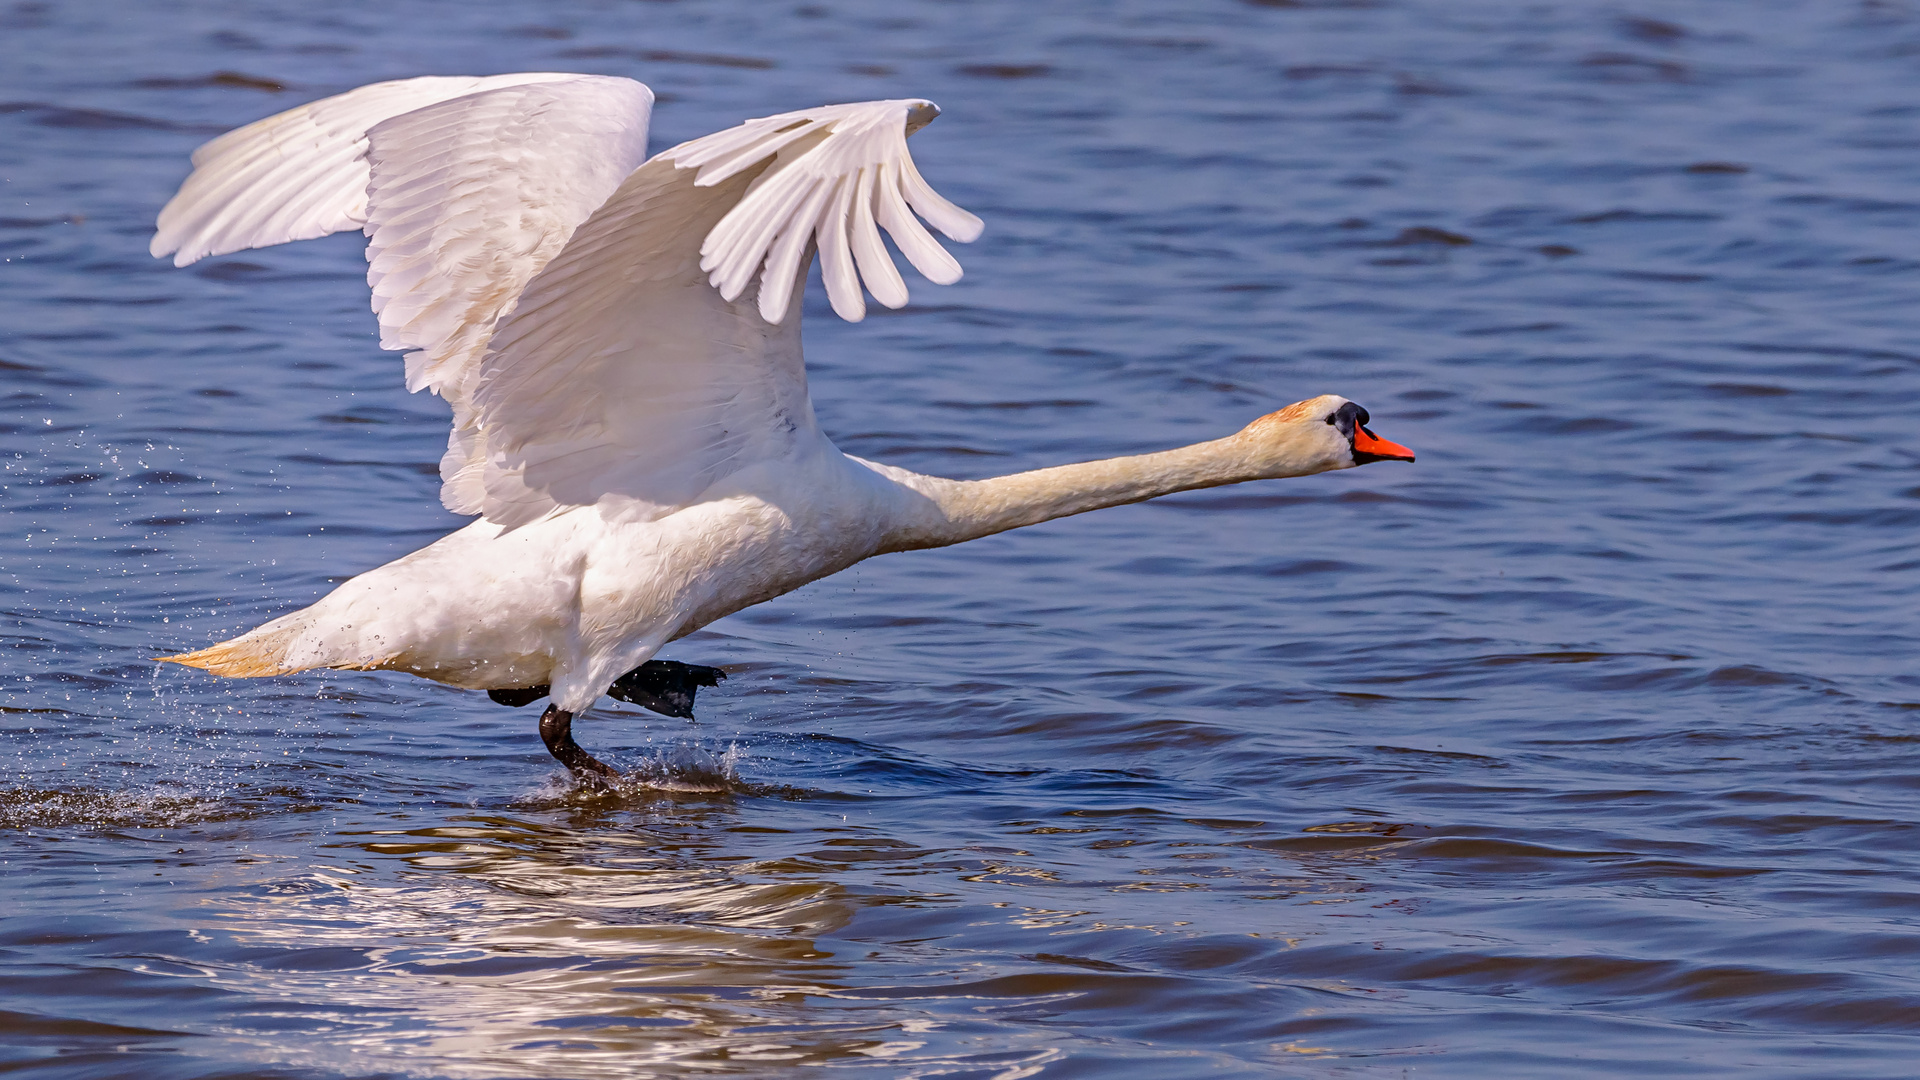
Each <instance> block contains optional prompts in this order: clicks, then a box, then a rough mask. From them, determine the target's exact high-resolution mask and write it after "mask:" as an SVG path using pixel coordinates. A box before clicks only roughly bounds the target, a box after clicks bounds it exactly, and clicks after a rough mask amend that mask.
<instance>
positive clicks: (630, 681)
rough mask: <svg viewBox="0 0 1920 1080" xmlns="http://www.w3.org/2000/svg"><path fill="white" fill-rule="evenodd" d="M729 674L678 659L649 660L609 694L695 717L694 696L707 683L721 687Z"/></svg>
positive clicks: (661, 711) (645, 706)
mask: <svg viewBox="0 0 1920 1080" xmlns="http://www.w3.org/2000/svg"><path fill="white" fill-rule="evenodd" d="M726 677H727V673H726V672H724V671H721V670H720V669H719V668H716V667H702V666H701V665H699V664H683V663H681V662H680V661H678V660H649V661H647V662H646V663H644V664H641V665H640V666H639V667H637V668H634V669H633V670H632V671H629V672H627V673H626V674H625V675H622V676H620V677H619V678H618V679H615V680H614V681H613V685H612V686H609V687H607V696H608V697H611V698H618V699H619V700H621V701H627V702H632V703H633V704H635V705H638V706H640V707H641V708H643V709H652V710H653V711H654V712H657V713H659V714H661V715H662V716H678V717H681V718H683V719H686V720H691V719H693V695H694V694H695V693H696V692H698V691H699V689H700V688H701V687H703V686H718V685H720V680H722V679H724V678H726Z"/></svg>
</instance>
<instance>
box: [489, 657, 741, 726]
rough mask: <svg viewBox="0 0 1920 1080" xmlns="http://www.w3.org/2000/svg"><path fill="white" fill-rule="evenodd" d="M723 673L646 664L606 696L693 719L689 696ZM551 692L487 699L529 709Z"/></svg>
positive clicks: (672, 663) (670, 663) (538, 689)
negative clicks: (528, 706)
mask: <svg viewBox="0 0 1920 1080" xmlns="http://www.w3.org/2000/svg"><path fill="white" fill-rule="evenodd" d="M726 677H727V673H726V672H724V671H721V670H720V669H719V668H717V667H704V666H702V665H700V664H683V663H681V662H680V661H678V660H649V661H647V662H646V663H644V664H641V665H640V666H639V667H637V668H634V669H633V670H632V671H629V672H627V673H626V674H625V675H622V676H620V677H619V678H618V679H615V680H614V682H613V685H612V686H610V687H608V688H607V696H608V697H611V698H617V699H619V700H621V701H627V702H631V703H633V704H635V705H638V706H640V707H641V708H643V709H652V710H653V711H654V712H657V713H659V714H661V715H662V716H677V717H680V718H681V719H683V720H691V719H693V695H694V694H695V693H696V692H697V691H698V690H699V689H700V688H701V687H703V686H718V685H720V680H722V679H724V678H726ZM551 692H552V688H551V687H548V686H528V687H523V688H521V689H516V690H489V691H487V696H488V697H490V698H492V699H493V700H495V701H497V702H499V703H500V704H502V705H506V706H509V707H512V708H516V709H517V708H519V707H520V706H522V705H530V704H532V703H533V702H536V701H538V700H540V699H541V698H543V697H546V696H547V695H548V694H549V693H551Z"/></svg>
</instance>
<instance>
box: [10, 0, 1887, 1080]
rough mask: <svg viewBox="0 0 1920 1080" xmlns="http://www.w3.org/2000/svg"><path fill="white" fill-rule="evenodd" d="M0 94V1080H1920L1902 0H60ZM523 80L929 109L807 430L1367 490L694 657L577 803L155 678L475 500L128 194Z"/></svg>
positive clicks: (269, 265) (984, 546)
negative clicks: (936, 277)
mask: <svg viewBox="0 0 1920 1080" xmlns="http://www.w3.org/2000/svg"><path fill="white" fill-rule="evenodd" d="M0 58H3V59H4V63H0V181H4V182H0V258H3V259H5V262H4V263H0V400H4V404H5V408H4V410H3V411H0V465H3V466H4V471H3V472H0V506H4V508H5V515H4V519H3V520H4V523H5V528H4V530H0V611H4V623H0V626H3V627H4V630H0V633H4V635H5V640H6V643H7V646H8V647H7V651H6V653H5V656H6V663H5V664H4V667H0V714H4V715H0V766H3V767H4V769H3V772H4V775H0V900H3V901H4V904H5V911H4V917H0V1047H4V1049H0V1070H5V1071H9V1072H11V1073H12V1074H13V1075H19V1076H31V1077H60V1078H69V1077H122V1076H127V1077H136V1076H137V1077H143V1078H176V1077H177V1078H185V1077H212V1076H221V1077H240V1076H275V1077H363V1076H403V1075H404V1076H416V1075H418V1076H449V1077H491V1076H500V1077H527V1076H538V1077H570V1078H571V1077H582V1078H584V1077H632V1076H680V1075H702V1076H706V1075H801V1074H807V1075H811V1074H812V1072H813V1071H814V1068H813V1067H823V1068H824V1067H831V1068H838V1069H842V1070H853V1071H855V1072H859V1073H861V1074H863V1075H874V1076H887V1077H893V1076H927V1077H931V1076H947V1077H999V1078H1003V1080H1013V1078H1017V1077H1027V1076H1041V1077H1094V1076H1097V1077H1102V1078H1107V1077H1138V1078H1150V1080H1164V1078H1168V1077H1188V1076H1196V1077H1197V1076H1209V1077H1212V1076H1247V1077H1255V1076H1259V1077H1266V1076H1274V1075H1284V1076H1322V1075H1324V1076H1356V1077H1382V1078H1403V1077H1435V1076H1439V1077H1484V1076H1503V1077H1540V1076H1553V1077H1583V1076H1591V1077H1618V1076H1622V1075H1628V1074H1632V1075H1659V1076H1686V1077H1704V1076H1721V1075H1727V1076H1732V1075H1736V1074H1737V1075H1739V1076H1741V1077H1751V1076H1809V1077H1905V1076H1911V1075H1912V1074H1913V1072H1914V1065H1913V1063H1914V1061H1916V1060H1920V1044H1917V1043H1916V1038H1915V1035H1916V1033H1917V1032H1920V984H1917V983H1916V978H1915V975H1916V971H1920V968H1917V967H1916V960H1917V959H1920V933H1916V920H1917V918H1920V893H1917V891H1916V886H1917V885H1920V842H1917V830H1916V823H1917V822H1920V675H1917V674H1916V670H1915V666H1914V655H1915V647H1916V644H1917V643H1920V635H1917V634H1916V631H1915V627H1914V621H1913V616H1914V600H1915V598H1916V595H1917V594H1920V589H1917V588H1916V571H1920V556H1916V553H1915V548H1914V536H1915V530H1916V526H1917V525H1920V442H1916V440H1915V436H1914V416H1915V413H1916V406H1917V405H1920V341H1917V340H1916V336H1917V335H1920V307H1916V304H1915V303H1914V301H1915V298H1916V294H1917V293H1920V262H1916V259H1917V258H1920V164H1917V163H1916V150H1920V135H1917V134H1916V122H1917V121H1920V90H1916V86H1917V85H1920V83H1917V82H1916V76H1920V10H1917V9H1916V7H1915V5H1914V4H1912V3H1908V2H1904V0H1887V2H1875V3H1860V4H1856V3H1842V2H1839V0H1829V2H1821V0H1791V2H1790V0H1764V2H1763V0H1748V2H1745V3H1740V4H1728V3H1708V2H1705V0H1672V2H1666V3H1661V4H1642V5H1637V6H1634V5H1628V6H1622V5H1618V4H1611V3H1606V4H1602V3H1593V4H1556V5H1549V4H1530V3H1517V2H1516V3H1496V2H1491V0H1383V2H1379V3H1362V2H1348V3H1334V2H1316V0H1297V2H1287V0H1265V2H1260V3H1230V2H1226V0H1211V2H1200V3H1193V4H1177V5H1176V4H1150V3H1131V4H1123V3H1114V4H1081V5H1069V4H1051V5H1046V6H1044V7H1041V6H1039V5H1030V4H1022V3H1010V2H1009V3H1000V4H997V5H995V4H985V3H980V4H964V5H962V4H900V3H879V2H855V0H821V2H819V3H812V4H808V5H805V6H798V7H778V8H776V7H773V6H769V5H763V4H752V3H733V4H720V3H691V2H689V3H680V4H653V3H613V2H573V3H550V4H543V5H537V6H536V5H506V4H493V5H487V4H465V5H454V4H412V5H394V4H373V3H367V2H364V0H353V2H336V3H331V4H324V5H322V4H293V3H286V2H275V3H249V4H197V5H186V6H163V5H129V4H121V3H108V2H104V0H82V2H62V3H58V4H52V3H13V4H11V5H10V6H8V7H5V8H4V9H0ZM528 69H532V70H542V69H547V70H552V69H559V70H578V71H591V72H601V73H610V74H623V75H633V76H636V77H639V78H642V79H644V80H646V81H647V82H649V83H650V84H652V85H653V86H654V87H655V88H656V89H657V90H659V91H660V93H661V101H662V104H661V105H660V107H659V108H658V109H657V111H656V125H657V127H656V139H655V144H654V145H655V146H656V147H658V146H665V145H668V144H670V143H672V142H674V141H678V140H680V139H684V138H688V137H692V136H695V135H698V134H702V133H705V132H707V131H711V130H715V129H718V128H720V127H724V126H727V125H730V124H732V123H735V122H737V121H738V120H739V119H742V118H744V117H748V116H758V115H763V114H765V113H768V112H772V111H776V110H780V109H787V108H794V107H799V106H803V105H808V104H815V103H820V102H827V101H840V100H857V99H863V98H872V97H892V96H905V95H926V96H928V97H931V98H934V99H935V100H937V101H939V102H940V103H941V104H942V106H944V107H945V109H946V115H945V117H943V118H942V119H941V121H940V122H939V123H938V124H936V125H935V126H934V127H933V128H931V129H930V130H929V131H928V132H926V133H925V134H924V135H922V136H920V137H919V138H917V139H916V140H915V153H916V155H917V156H918V158H919V160H920V162H921V165H922V167H923V169H924V171H925V172H926V173H927V175H928V176H929V177H930V178H932V179H933V181H934V182H935V183H936V184H937V185H938V186H940V187H941V188H942V190H943V191H945V192H946V193H947V194H948V195H950V196H952V197H953V198H954V199H955V200H956V201H958V202H959V203H961V204H962V205H964V206H967V207H968V208H970V209H972V210H974V211H976V212H978V213H979V214H981V216H982V217H984V218H985V219H986V221H987V223H988V231H987V233H986V236H985V237H984V238H983V239H982V240H981V241H980V242H979V243H977V244H975V245H973V246H972V247H970V248H965V249H962V250H961V251H960V252H959V254H960V256H961V257H962V259H963V260H964V262H965V263H966V266H967V277H966V279H965V280H964V281H963V282H961V283H960V284H959V285H957V286H955V287H953V288H950V289H936V288H932V287H930V286H924V285H921V286H919V287H918V288H916V291H915V303H914V304H913V305H912V306H910V307H909V308H907V309H906V310H904V311H902V312H899V313H897V314H889V313H885V312H880V311H876V312H875V317H873V318H870V319H869V320H868V321H867V322H866V323H864V324H861V325H859V326H846V325H842V324H839V323H837V322H834V321H832V320H831V319H830V318H828V317H827V311H826V307H825V303H824V300H823V299H822V298H821V297H819V296H818V295H815V296H813V297H810V298H809V306H810V311H809V319H810V323H809V328H808V335H809V339H810V340H809V349H810V359H811V361H812V366H813V368H814V380H815V381H814V398H815V402H816V406H817V408H818V411H819V413H820V416H821V420H822V422H823V424H824V426H825V427H826V428H827V430H828V431H829V432H831V433H832V434H833V435H834V436H835V437H836V438H837V439H838V440H839V441H840V444H841V445H842V446H843V447H845V448H846V449H847V450H849V451H850V452H853V453H856V454H860V455H862V456H866V457H871V458H875V459H878V460H881V461H887V462H893V463H897V464H900V465H904V466H908V467H911V468H915V469H920V470H924V471H930V472H939V473H945V474H948V475H960V476H981V475H987V474H992V473H997V472H1004V471H1012V470H1015V469H1020V468H1026V467H1032V466H1038V465H1042V464H1048V463H1054V462H1059V461H1064V460H1073V459H1082V458H1088V457H1094V456H1101V455H1107V454H1114V453H1123V452H1137V451H1144V450H1148V449H1154V448H1159V447H1164V446H1169V445H1175V444H1179V443H1184V442H1190V441H1195V440H1199V439H1204V438H1210V437H1214V436H1217V435H1219V434H1222V433H1225V432H1227V431H1231V430H1233V429H1235V428H1237V427H1238V426H1239V425H1240V424H1242V423H1244V422H1245V421H1246V420H1247V419H1249V418H1251V417H1252V416H1255V415H1257V414H1259V413H1261V412H1263V411H1266V410H1269V409H1272V408H1275V407H1277V406H1279V405H1281V404H1284V403H1286V402H1289V401H1292V400H1295V399H1297V398H1302V397H1306V396H1309V395H1312V394H1318V393H1322V392H1335V393H1341V394H1345V395H1347V396H1349V397H1352V398H1354V399H1356V400H1358V401H1360V402H1362V403H1363V404H1365V405H1366V406H1367V407H1368V408H1369V409H1370V410H1372V412H1373V414H1374V417H1375V420H1376V424H1375V427H1376V430H1378V431H1379V432H1380V433H1381V434H1382V435H1384V436H1385V437H1388V438H1391V439H1396V440H1398V441H1401V442H1404V443H1406V444H1408V445H1410V446H1413V447H1414V448H1416V449H1417V450H1418V451H1419V452H1420V455H1421V456H1420V462H1419V463H1418V464H1417V465H1414V466H1411V467H1407V466H1400V465H1393V464H1383V465H1375V466H1369V467H1367V468H1364V469H1359V470H1355V471H1352V472H1346V473H1341V474H1335V475H1328V476H1321V477H1316V478H1308V479H1301V480H1289V481H1277V482H1268V483H1261V484H1254V485H1247V486H1242V487H1237V488H1227V489H1221V490H1216V491H1211V492H1204V493H1195V494H1188V495H1183V496H1177V497H1173V498H1168V499H1163V500H1160V501H1158V502H1155V503H1150V504H1145V505H1140V506H1134V507H1128V508H1123V509H1118V510H1112V511H1107V512H1103V513H1100V514H1095V515H1091V516H1088V517H1084V518H1076V519H1073V520H1069V521H1063V522H1057V523H1053V524H1050V525H1046V526H1042V527H1039V528H1035V529H1030V530H1026V531H1022V532H1017V533H1013V534H1008V535H1004V536H1000V537H995V538H992V539H989V540H984V541H980V542H977V543H973V544H969V545H965V546H964V547H960V548H955V549H950V550H946V551H937V552H921V553H913V554H905V555H894V556H888V557H886V558H883V559H879V560H875V561H873V562H871V563H868V564H866V565H864V566H862V567H859V568H857V569H856V570H854V571H851V572H849V573H846V574H842V575H840V576H839V577H837V578H833V579H830V580H828V581H825V582H822V583H819V584H817V585H814V586H812V587H810V588H808V589H805V590H802V591H800V592H798V593H795V594H793V595H791V596H789V597H785V598H783V599H781V600H779V601H776V602H774V603H771V604H767V605H765V606H762V607H760V608H757V609H753V610H750V611H747V612H745V613H742V614H740V615H736V616H734V617H732V618H729V619H727V620H724V621H722V622H720V623H718V624H716V625H715V626H713V627H712V628H711V629H709V630H707V631H703V632H701V633H699V634H696V635H694V636H693V637H690V638H688V639H686V640H684V641H682V642H680V643H678V644H677V645H675V646H673V647H671V648H670V649H669V650H668V653H667V655H668V656H670V657H672V658H675V659H680V660H685V661H689V662H694V663H709V664H719V665H722V666H724V667H726V668H727V670H728V671H729V672H730V673H731V675H732V677H731V678H730V680H729V681H728V682H727V683H726V684H725V685H724V686H723V687H721V688H720V689H719V690H718V691H709V692H708V693H707V694H706V695H705V696H703V698H702V700H701V705H702V710H701V719H700V720H699V722H697V723H692V724H689V723H687V722H684V721H678V720H670V719H667V718H664V717H660V716H656V715H654V714H651V713H646V712H641V711H637V710H634V709H631V708H628V707H625V706H617V704H614V703H609V704H607V705H605V706H603V707H602V708H600V709H598V710H596V712H595V713H594V714H593V715H592V716H590V717H589V718H588V719H586V720H585V721H583V722H582V724H581V729H582V730H581V738H582V741H583V742H585V743H586V745H588V746H589V747H590V748H592V749H593V750H594V751H595V752H596V753H601V754H603V756H607V757H609V758H611V759H613V760H616V761H618V762H620V763H621V764H622V765H623V766H625V767H628V768H631V769H633V770H635V773H636V777H637V778H638V779H636V781H635V782H634V783H633V784H632V785H631V787H630V789H629V790H626V791H623V792H622V793H620V794H618V795H596V794H593V793H590V792H584V791H580V790H576V789H573V788H572V787H570V786H569V784H568V783H567V781H566V778H565V776H564V775H563V774H562V773H561V772H560V771H559V770H558V769H557V768H556V766H555V765H554V763H553V761H552V760H551V759H550V758H549V757H548V756H547V754H546V752H545V751H544V749H543V748H542V746H541V744H540V741H539V739H538V738H537V737H536V734H535V731H534V716H535V712H536V711H535V710H533V709H525V710H509V709H504V708H500V707H498V706H495V705H493V704H492V703H490V702H489V701H487V700H486V698H485V696H484V695H481V694H478V693H472V692H463V691H458V690H454V689H451V688H448V687H444V686H439V685H436V684H432V683H428V682H424V681H420V680H414V679H409V678H406V677H402V676H388V675H382V674H352V673H329V674H312V675H304V676H298V677H290V678H282V679H271V680H257V681H246V682H223V681H219V680H216V679H214V678H212V677H210V676H206V675H203V674H201V673H198V672H193V671H187V670H181V669H172V668H170V669H167V670H157V669H156V665H154V664H152V663H150V662H149V661H148V660H147V657H150V656H153V655H155V654H157V653H159V652H163V651H176V650H180V649H187V648H192V647H196V646H199V645H201V644H204V643H207V642H210V641H212V640H215V639H216V638H219V637H221V636H224V635H226V634H229V633H232V632H234V631H236V630H239V629H243V628H245V627H248V626H251V625H253V624H254V623H256V622H259V621H261V620H263V619H265V618H267V617H269V616H272V615H274V614H277V613H280V612H284V611H287V610H290V609H292V608H295V607H298V606H301V605H304V604H306V603H308V602H310V601H312V600H313V599H314V598H316V597H317V596H319V595H320V594H322V593H323V592H325V591H326V590H327V589H328V588H329V587H330V585H331V584H332V583H334V582H337V581H339V580H341V579H343V578H344V577H346V576H349V575H352V574H354V573H357V572H359V571H361V570H364V569H366V568H369V567H371V566H373V565H376V564H378V563H380V562H383V561H385V560H387V559H390V558H392V557H395V556H397V555H399V554H401V553H404V552H406V551H408V550H411V549H413V548H415V547H418V546H421V545H422V544H424V543H426V542H428V541H429V540H431V539H432V538H434V537H436V536H438V535H439V534H441V533H443V532H445V531H447V530H449V529H451V528H453V527H455V526H456V525H457V524H458V521H459V519H456V518H453V517H452V516H450V515H448V514H446V513H444V512H443V511H441V510H440V509H439V507H438V505H437V501H436V498H435V492H436V487H437V483H436V480H435V477H434V472H435V463H436V462H437V461H438V459H439V456H440V452H441V447H442V445H443V439H444V431H445V427H444V425H445V410H444V408H443V407H442V406H441V404H440V403H439V402H438V401H437V400H434V399H430V398H425V397H410V396H408V395H407V394H405V393H404V392H403V391H402V390H401V388H400V366H399V362H398V360H397V359H396V358H395V357H394V356H392V355H391V354H383V353H381V352H380V351H379V350H378V348H377V345H376V341H375V338H374V335H373V321H372V319H371V317H370V316H369V314H368V312H367V300H366V286H365V283H364V280H363V273H364V264H363V262H362V259H361V248H360V245H359V243H358V238H357V237H334V238H331V239H329V240H326V241H320V242H314V243H307V244H303V245H297V246H293V247H288V248H282V249H275V250H270V251H261V252H248V253H242V254H240V255H235V256H231V257H226V258H220V259H213V260H209V261H207V262H205V263H202V264H199V265H197V266H195V267H194V268H192V269H191V270H188V271H179V270H174V269H172V268H171V267H169V266H168V265H166V264H164V263H162V262H158V261H155V260H152V259H149V258H148V257H147V255H146V251H145V246H146V239H147V234H148V229H149V228H150V225H151V222H152V219H153V215H154V213H155V212H156V211H157V210H158V208H159V206H160V204H161V203H162V202H163V201H164V200H165V198H166V196H167V195H168V194H169V193H170V192H171V190H172V188H173V187H174V185H176V184H177V183H178V182H179V180H180V179H181V178H182V176H183V175H184V173H185V171H186V155H187V153H188V151H189V150H191V149H192V147H193V146H195V145H196V144H197V143H199V142H201V141H203V140H204V139H206V138H207V137H209V136H211V135H212V134H215V133H217V132H220V131H222V130H225V129H227V128H229V127H232V126H235V125H238V124H240V123H243V122H245V121H248V120H251V119H254V118H256V117H259V116H262V115H265V114H267V113H269V112H274V111H277V110H280V109H283V108H287V107H289V106H291V105H293V104H296V103H298V102H300V101H304V100H307V99H310V98H314V97H318V96H321V95H324V94H329V93H334V92H338V91H341V90H345V89H347V88H350V87H352V86H355V85H358V84H361V83H365V82H370V81H373V80H376V79H382V78H393V77H399V76H405V75H414V74H423V73H456V72H470V73H490V72H496V71H513V70H528ZM816 289H817V286H816Z"/></svg>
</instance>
